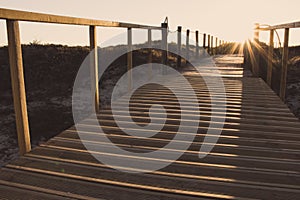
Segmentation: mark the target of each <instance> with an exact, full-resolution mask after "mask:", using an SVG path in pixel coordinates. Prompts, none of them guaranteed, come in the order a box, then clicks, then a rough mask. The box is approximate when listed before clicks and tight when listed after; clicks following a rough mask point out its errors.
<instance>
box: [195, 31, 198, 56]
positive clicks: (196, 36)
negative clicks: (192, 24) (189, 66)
mask: <svg viewBox="0 0 300 200" xmlns="http://www.w3.org/2000/svg"><path fill="white" fill-rule="evenodd" d="M195 34H196V58H197V59H198V58H199V31H196V33H195Z"/></svg>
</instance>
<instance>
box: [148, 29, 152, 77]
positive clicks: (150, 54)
mask: <svg viewBox="0 0 300 200" xmlns="http://www.w3.org/2000/svg"><path fill="white" fill-rule="evenodd" d="M148 48H149V57H148V64H149V65H150V66H149V79H152V76H153V65H152V59H153V53H152V32H151V29H148Z"/></svg>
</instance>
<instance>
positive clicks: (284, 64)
mask: <svg viewBox="0 0 300 200" xmlns="http://www.w3.org/2000/svg"><path fill="white" fill-rule="evenodd" d="M291 28H300V22H293V23H286V24H280V25H274V26H267V25H260V24H255V28H254V44H253V45H252V46H253V47H252V50H253V55H254V58H252V59H254V60H253V61H252V63H251V65H252V67H251V68H252V72H253V74H254V75H256V76H259V67H260V66H259V60H260V57H262V55H265V57H266V58H267V77H266V82H267V83H268V85H269V86H270V87H271V84H272V70H273V53H274V32H275V31H276V30H278V29H284V42H283V51H282V59H281V75H280V76H281V77H280V88H279V96H280V98H281V99H282V100H283V101H284V100H285V97H286V84H287V70H288V50H289V33H290V29H291ZM260 31H269V35H270V36H269V47H268V52H267V53H263V52H262V47H261V46H260V41H259V33H260ZM248 54H249V52H248Z"/></svg>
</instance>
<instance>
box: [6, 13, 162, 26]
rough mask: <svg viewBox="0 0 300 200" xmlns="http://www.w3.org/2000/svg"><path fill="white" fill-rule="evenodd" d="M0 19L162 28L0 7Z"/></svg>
mask: <svg viewBox="0 0 300 200" xmlns="http://www.w3.org/2000/svg"><path fill="white" fill-rule="evenodd" d="M0 19H11V20H18V21H29V22H44V23H55V24H72V25H87V26H103V27H123V28H142V29H149V28H151V29H158V30H159V29H161V27H159V26H147V25H141V24H131V23H125V22H113V21H104V20H95V19H84V18H77V17H67V16H59V15H49V14H43V13H35V12H27V11H19V10H11V9H5V8H0Z"/></svg>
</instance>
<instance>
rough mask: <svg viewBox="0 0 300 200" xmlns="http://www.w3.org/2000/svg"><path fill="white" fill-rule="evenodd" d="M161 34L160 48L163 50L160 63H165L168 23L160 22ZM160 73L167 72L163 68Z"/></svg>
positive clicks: (166, 57) (166, 58) (166, 62)
mask: <svg viewBox="0 0 300 200" xmlns="http://www.w3.org/2000/svg"><path fill="white" fill-rule="evenodd" d="M161 34H162V37H161V38H162V40H161V42H162V43H161V45H162V46H161V48H162V50H163V51H162V64H163V65H167V64H168V24H167V23H161ZM164 69H165V68H164ZM162 73H163V74H166V73H167V72H166V71H165V70H163V71H162Z"/></svg>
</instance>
